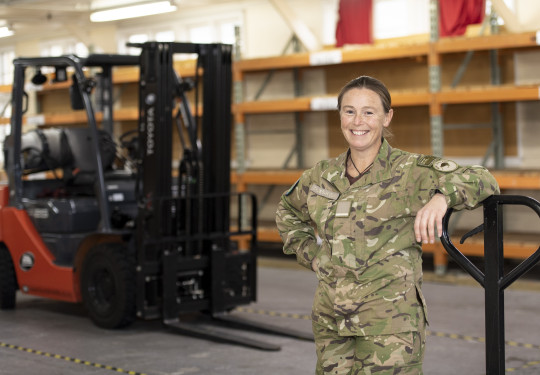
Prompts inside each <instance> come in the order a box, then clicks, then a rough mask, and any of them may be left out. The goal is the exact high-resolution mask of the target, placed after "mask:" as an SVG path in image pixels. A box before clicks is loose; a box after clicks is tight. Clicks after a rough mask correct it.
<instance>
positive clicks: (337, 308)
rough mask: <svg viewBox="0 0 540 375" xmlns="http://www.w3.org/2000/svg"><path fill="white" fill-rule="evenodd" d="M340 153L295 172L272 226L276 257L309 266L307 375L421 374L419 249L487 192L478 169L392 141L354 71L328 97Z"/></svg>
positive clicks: (492, 189)
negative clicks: (312, 369)
mask: <svg viewBox="0 0 540 375" xmlns="http://www.w3.org/2000/svg"><path fill="white" fill-rule="evenodd" d="M338 110H339V114H340V118H341V129H342V132H343V135H344V136H345V139H346V140H347V142H348V144H349V149H348V150H347V151H346V152H344V153H343V154H341V155H340V156H338V157H337V158H335V159H330V160H324V161H321V162H319V163H318V164H317V165H315V166H314V167H313V168H311V169H309V170H307V171H305V172H304V173H303V174H302V176H301V177H300V179H299V180H298V181H297V182H296V183H295V184H294V185H293V186H292V187H291V188H290V189H289V190H288V191H287V192H285V193H284V194H283V196H282V198H281V201H280V203H279V207H278V210H277V215H276V222H277V226H278V229H279V231H280V234H281V237H282V239H283V242H284V252H285V253H286V254H296V257H297V260H298V262H299V263H300V264H301V265H303V266H305V267H307V268H309V269H312V270H313V271H315V273H316V275H317V277H318V279H319V285H318V288H317V291H316V294H315V299H314V303H313V313H312V320H313V332H314V335H315V345H316V351H317V366H316V373H317V374H381V375H382V374H414V375H418V374H421V373H422V362H423V356H424V345H425V327H426V323H427V320H426V306H425V302H424V298H423V296H422V292H421V284H422V258H421V255H422V247H421V243H422V242H424V243H427V242H430V243H433V242H434V240H435V231H436V230H437V232H438V236H440V235H441V228H442V218H443V216H444V214H445V212H446V210H447V209H448V208H449V207H452V208H454V209H456V210H459V209H463V208H468V209H471V208H474V207H476V206H477V205H478V204H479V203H480V202H481V201H482V200H484V199H485V198H487V197H488V196H489V195H492V194H496V193H498V191H499V188H498V185H497V182H496V181H495V179H494V178H493V176H492V175H491V174H490V173H489V172H488V171H487V170H486V169H485V168H483V167H481V166H473V167H460V166H458V165H457V164H456V163H454V162H453V161H450V160H444V159H440V158H436V157H432V156H422V155H418V154H412V153H408V152H405V151H402V150H398V149H395V148H392V147H391V146H390V145H389V144H388V142H387V141H386V139H385V137H384V136H385V134H386V133H385V132H386V131H387V127H388V126H389V125H390V121H391V119H392V115H393V111H392V109H391V98H390V94H389V92H388V90H387V88H386V87H385V86H384V84H383V83H381V82H380V81H378V80H377V79H374V78H371V77H367V76H362V77H359V78H356V79H354V80H352V81H351V82H349V83H348V84H347V85H345V87H344V88H343V89H342V90H341V93H340V94H339V97H338Z"/></svg>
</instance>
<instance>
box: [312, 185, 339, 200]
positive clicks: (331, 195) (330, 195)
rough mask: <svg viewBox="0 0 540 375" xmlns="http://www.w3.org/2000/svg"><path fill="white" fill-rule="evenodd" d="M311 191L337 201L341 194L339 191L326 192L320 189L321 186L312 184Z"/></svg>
mask: <svg viewBox="0 0 540 375" xmlns="http://www.w3.org/2000/svg"><path fill="white" fill-rule="evenodd" d="M309 190H310V191H312V192H314V193H315V194H317V195H320V196H321V197H325V198H328V199H332V200H336V199H338V198H339V193H338V192H337V191H332V190H326V189H324V188H322V187H320V186H319V185H315V184H312V185H311V186H310V187H309Z"/></svg>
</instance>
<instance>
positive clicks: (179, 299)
mask: <svg viewBox="0 0 540 375" xmlns="http://www.w3.org/2000/svg"><path fill="white" fill-rule="evenodd" d="M136 46H137V47H140V48H141V50H142V51H141V56H140V59H141V60H140V69H141V77H140V85H139V90H140V91H139V102H140V114H141V118H140V122H139V155H140V167H139V173H138V176H139V181H138V186H139V194H140V196H139V198H138V201H139V214H138V222H137V228H139V229H138V231H137V240H136V247H137V254H138V259H139V260H140V261H142V263H141V262H140V263H139V264H140V265H141V266H142V267H141V272H139V273H138V287H139V288H141V290H145V291H146V293H145V294H144V295H143V294H141V295H139V299H138V309H137V311H138V314H139V315H140V316H142V317H146V318H149V317H152V316H154V315H155V314H158V310H159V309H161V312H160V313H161V314H162V317H163V319H164V320H165V321H176V320H177V319H178V315H179V313H181V312H186V311H191V310H196V311H199V310H208V311H211V312H212V313H221V312H225V311H228V310H230V309H232V308H233V307H235V306H236V305H238V304H241V303H244V304H245V303H249V302H251V301H254V300H255V297H256V296H255V291H256V265H255V259H256V254H255V251H256V248H255V243H256V242H255V241H256V238H255V234H256V232H255V230H254V229H255V228H256V223H255V219H256V217H255V216H256V215H255V213H254V210H256V206H255V200H254V198H251V204H250V206H251V207H252V210H253V213H252V215H251V216H252V222H251V223H250V224H251V228H250V231H249V234H250V235H251V238H252V246H251V247H252V248H251V249H250V251H249V252H245V253H239V252H238V251H237V249H235V248H234V242H232V241H231V238H230V237H231V232H230V224H231V223H230V214H231V212H230V206H231V203H234V202H231V199H234V200H235V203H236V206H237V207H242V206H243V202H244V201H245V200H246V198H247V197H246V196H236V195H235V194H231V192H230V152H231V149H230V140H231V135H230V134H231V75H232V73H231V51H232V48H231V46H229V45H224V44H188V43H175V42H166V43H161V42H147V43H143V44H137V45H136ZM175 54H197V55H198V60H197V61H198V62H197V69H196V70H197V72H199V71H202V72H203V77H202V82H199V77H198V73H197V75H196V79H195V88H194V90H195V92H196V95H195V108H198V99H199V90H201V89H202V107H203V111H204V112H203V113H204V114H203V115H202V116H199V115H198V113H195V115H194V116H192V115H191V113H192V112H191V107H190V104H189V102H188V100H187V97H186V95H185V93H186V91H187V90H188V89H190V88H191V87H190V85H189V84H188V83H187V82H186V81H185V80H183V78H182V77H179V76H178V75H177V73H176V72H175V71H174V69H173V61H174V56H175ZM175 125H176V128H177V130H178V135H179V138H180V140H181V143H182V146H183V159H182V160H181V161H180V163H179V165H178V166H175V165H173V138H172V136H171V135H172V134H173V132H174V128H175ZM182 125H183V126H182ZM185 133H187V137H186V135H185ZM199 137H200V138H199ZM186 138H187V140H186ZM188 141H189V142H188ZM188 143H189V144H188ZM173 170H174V171H176V170H177V171H178V173H177V177H176V178H175V176H173V173H171V171H173ZM241 215H242V213H241V212H240V210H239V212H238V215H237V216H238V217H239V216H241ZM239 221H240V220H239ZM241 232H242V231H241V228H240V227H239V232H238V233H237V234H238V235H240V234H242V233H241ZM246 234H247V232H246ZM156 265H157V267H158V268H160V269H161V273H160V274H161V277H162V282H161V283H158V282H157V279H158V278H157V277H156V276H157V274H156ZM160 288H163V290H162V292H161V293H162V296H161V298H160V294H161V293H160V291H159V289H160ZM159 299H161V300H162V303H161V304H160V303H159V302H158V301H159ZM160 305H161V306H160Z"/></svg>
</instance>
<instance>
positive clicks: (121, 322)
mask: <svg viewBox="0 0 540 375" xmlns="http://www.w3.org/2000/svg"><path fill="white" fill-rule="evenodd" d="M80 281H81V294H82V300H83V303H84V306H85V307H86V310H87V311H88V315H89V316H90V319H92V321H93V322H94V323H95V324H96V325H97V326H99V327H102V328H108V329H114V328H121V327H125V326H128V325H130V324H131V323H132V322H133V321H134V320H135V309H136V307H135V303H136V300H135V298H136V288H135V283H136V275H135V258H134V256H133V255H130V254H128V252H127V250H126V248H125V246H123V245H122V244H117V243H109V244H101V245H98V246H96V247H94V248H92V249H91V250H90V251H89V252H88V254H87V255H86V257H85V258H84V261H83V264H82V267H81V280H80Z"/></svg>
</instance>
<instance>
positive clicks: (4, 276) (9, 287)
mask: <svg viewBox="0 0 540 375" xmlns="http://www.w3.org/2000/svg"><path fill="white" fill-rule="evenodd" d="M16 293H17V278H16V276H15V269H14V268H13V261H12V260H11V255H10V254H9V250H8V249H7V248H6V247H5V246H4V245H0V309H1V310H13V309H14V308H15V297H16Z"/></svg>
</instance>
